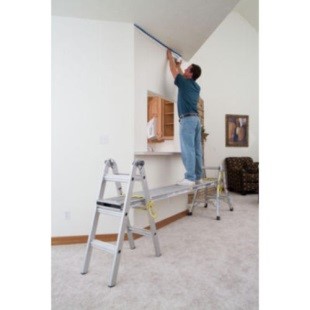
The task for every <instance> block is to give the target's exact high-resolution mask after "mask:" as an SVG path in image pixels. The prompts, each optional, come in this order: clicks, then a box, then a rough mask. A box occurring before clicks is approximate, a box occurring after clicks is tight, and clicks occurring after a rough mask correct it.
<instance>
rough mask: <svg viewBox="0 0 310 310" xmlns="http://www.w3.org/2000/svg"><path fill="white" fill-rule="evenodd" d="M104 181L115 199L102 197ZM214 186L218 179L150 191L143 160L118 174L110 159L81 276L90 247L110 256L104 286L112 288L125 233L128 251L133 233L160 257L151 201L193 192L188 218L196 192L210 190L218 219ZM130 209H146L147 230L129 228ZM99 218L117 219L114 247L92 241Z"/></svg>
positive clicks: (88, 259)
mask: <svg viewBox="0 0 310 310" xmlns="http://www.w3.org/2000/svg"><path fill="white" fill-rule="evenodd" d="M107 182H112V183H114V184H115V186H116V191H117V194H118V195H117V196H116V197H112V198H105V196H104V194H105V189H106V185H107ZM135 182H140V183H141V185H142V189H143V190H142V191H139V192H135V193H134V192H133V188H134V183H135ZM123 183H127V187H126V192H123V188H122V184H123ZM218 185H219V179H213V180H205V181H203V182H202V183H200V184H196V185H193V186H181V185H177V184H174V185H170V186H164V187H159V188H155V189H151V190H150V189H149V188H148V184H147V178H146V174H145V169H144V161H142V160H137V161H134V162H133V164H132V167H131V173H129V174H122V173H119V172H118V167H117V164H116V162H115V161H114V160H112V159H108V160H106V161H105V168H104V173H103V178H102V182H101V187H100V193H99V197H98V199H97V203H96V209H95V214H94V218H93V224H92V228H91V231H90V234H89V237H88V241H87V246H86V254H85V260H84V264H83V268H82V271H81V273H82V274H86V273H87V272H88V268H89V264H90V259H91V254H92V249H93V248H96V249H98V250H101V251H105V252H108V253H110V254H112V255H113V257H114V258H113V265H112V271H111V276H110V280H109V284H108V286H109V287H113V286H115V285H116V279H117V273H118V269H119V263H120V258H121V252H122V247H123V242H124V239H125V234H127V237H128V242H129V246H130V248H131V249H134V248H135V243H134V238H133V233H136V234H139V235H143V236H146V237H150V238H151V239H152V241H153V244H154V249H155V256H160V255H161V253H160V246H159V239H158V234H157V229H156V224H155V221H154V216H153V215H154V214H153V210H152V207H153V203H154V201H158V200H163V199H167V198H170V197H175V196H179V195H182V194H188V193H194V199H193V201H192V203H191V205H190V207H189V211H188V212H189V215H191V214H192V210H193V208H194V206H195V197H196V196H197V193H198V192H199V191H201V190H204V189H208V188H213V189H215V192H216V195H215V196H213V199H215V206H216V209H217V220H219V219H220V217H219V209H220V195H219V186H218ZM131 208H142V209H145V210H146V214H147V217H148V220H149V224H150V225H149V228H143V227H134V226H131V224H130V220H129V211H130V209H131ZM100 215H108V216H115V217H118V218H119V219H120V226H119V230H118V235H117V240H116V243H115V244H113V243H108V242H103V241H101V240H99V239H96V230H97V226H98V221H99V216H100Z"/></svg>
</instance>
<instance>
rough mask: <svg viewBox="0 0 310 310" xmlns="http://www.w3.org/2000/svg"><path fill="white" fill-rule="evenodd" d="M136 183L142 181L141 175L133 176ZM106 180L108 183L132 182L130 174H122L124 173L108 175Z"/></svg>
mask: <svg viewBox="0 0 310 310" xmlns="http://www.w3.org/2000/svg"><path fill="white" fill-rule="evenodd" d="M133 178H134V181H141V180H142V177H141V176H140V175H135V176H133ZM104 179H105V180H106V181H112V182H123V183H125V182H129V181H131V179H130V174H122V173H118V174H107V175H105V176H104Z"/></svg>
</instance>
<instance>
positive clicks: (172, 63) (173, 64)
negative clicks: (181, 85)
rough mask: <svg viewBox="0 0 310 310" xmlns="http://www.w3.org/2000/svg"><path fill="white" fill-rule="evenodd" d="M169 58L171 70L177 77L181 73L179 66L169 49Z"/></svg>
mask: <svg viewBox="0 0 310 310" xmlns="http://www.w3.org/2000/svg"><path fill="white" fill-rule="evenodd" d="M167 58H168V61H169V68H170V72H171V74H172V76H173V78H174V79H175V77H176V76H177V75H178V74H179V67H178V66H177V65H176V61H175V59H174V58H173V57H172V52H171V50H169V49H168V50H167Z"/></svg>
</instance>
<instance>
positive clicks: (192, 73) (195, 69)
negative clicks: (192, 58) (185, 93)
mask: <svg viewBox="0 0 310 310" xmlns="http://www.w3.org/2000/svg"><path fill="white" fill-rule="evenodd" d="M200 75H201V68H200V67H199V66H198V65H195V64H191V65H190V66H189V67H187V68H186V69H185V71H184V76H185V77H186V78H187V79H193V80H194V81H196V80H197V79H198V78H199V77H200Z"/></svg>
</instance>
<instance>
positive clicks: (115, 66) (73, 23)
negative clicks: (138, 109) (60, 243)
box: [52, 17, 134, 237]
mask: <svg viewBox="0 0 310 310" xmlns="http://www.w3.org/2000/svg"><path fill="white" fill-rule="evenodd" d="M133 43H134V41H133V25H131V24H126V23H112V22H103V21H94V20H85V19H77V18H67V17H53V18H52V95H53V98H52V236H53V237H55V236H67V235H69V236H71V235H86V234H88V233H89V230H90V225H91V220H92V216H93V213H94V210H95V203H96V198H97V197H98V194H99V186H100V182H101V178H102V170H103V165H104V160H105V159H108V158H113V159H115V160H116V161H117V163H118V165H119V168H120V170H121V171H128V169H129V168H130V165H131V162H132V160H133V148H134V147H133V143H134V136H133V134H134V127H133V122H134V115H133V113H134V66H133V61H132V60H133V57H134V54H133V50H134V46H133ZM108 190H109V192H110V193H111V194H112V195H113V194H115V189H114V188H109V189H108ZM66 212H67V213H66ZM65 214H67V215H68V216H69V217H70V219H65ZM116 228H117V226H116V225H115V223H114V219H113V220H111V221H108V222H106V223H105V226H104V228H102V226H100V227H99V229H98V233H111V232H114V231H116V230H117V229H116Z"/></svg>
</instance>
